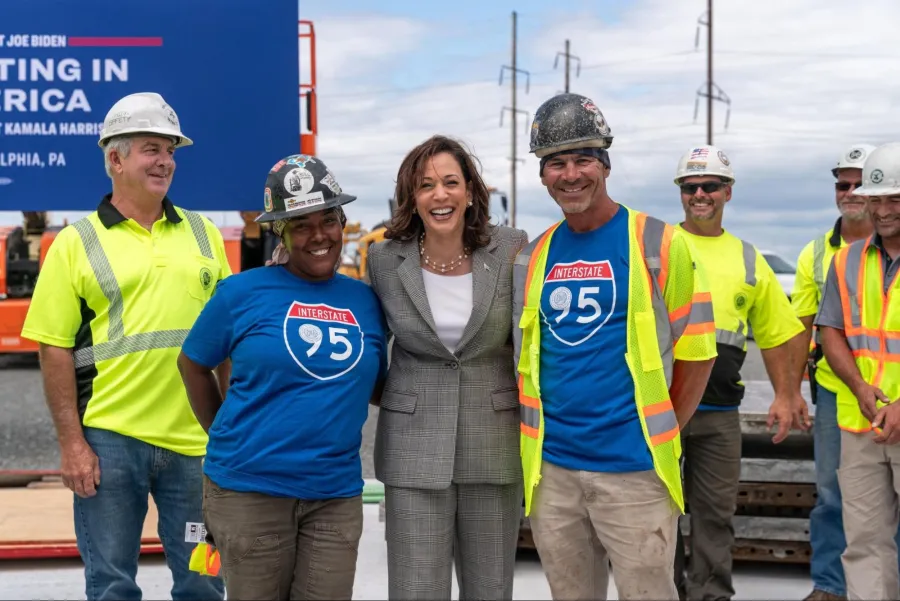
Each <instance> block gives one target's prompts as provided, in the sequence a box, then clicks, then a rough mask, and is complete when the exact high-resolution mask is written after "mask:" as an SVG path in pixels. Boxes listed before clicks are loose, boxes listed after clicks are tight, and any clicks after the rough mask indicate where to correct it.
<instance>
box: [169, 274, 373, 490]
mask: <svg viewBox="0 0 900 601" xmlns="http://www.w3.org/2000/svg"><path fill="white" fill-rule="evenodd" d="M182 350H183V352H184V354H185V355H187V356H188V357H189V358H190V359H191V360H192V361H194V362H195V363H199V364H201V365H205V366H207V367H214V366H216V365H219V364H220V363H222V362H223V361H224V360H225V359H227V358H230V359H231V361H232V367H231V384H230V387H229V389H228V394H227V396H226V398H225V402H224V403H223V405H222V407H221V409H219V412H218V414H217V415H216V419H215V421H214V422H213V424H212V427H211V428H210V431H209V444H208V445H207V455H206V461H205V467H204V473H205V474H206V475H207V476H209V478H210V479H212V480H213V481H214V482H215V483H216V484H217V485H219V486H221V487H223V488H226V489H231V490H236V491H241V492H257V493H262V494H267V495H273V496H282V497H293V498H299V499H311V500H316V499H330V498H346V497H352V496H356V495H358V494H361V493H362V487H363V480H362V466H361V460H360V455H359V449H360V445H361V443H362V427H363V424H364V423H365V421H366V417H367V416H368V406H369V400H370V397H371V394H372V391H373V389H374V387H375V384H376V382H377V380H378V379H379V378H381V377H383V376H384V374H385V371H386V355H387V353H386V346H385V326H384V318H383V316H382V313H381V307H380V304H379V302H378V298H377V297H376V296H375V293H374V292H372V290H371V288H369V287H368V286H367V285H366V284H364V283H362V282H360V281H358V280H354V279H351V278H348V277H346V276H344V275H340V274H338V275H335V276H334V278H332V279H331V280H330V281H328V282H322V283H318V282H309V281H306V280H303V279H301V278H299V277H297V276H295V275H293V274H291V273H290V272H289V271H288V270H287V269H286V268H284V267H259V268H256V269H251V270H249V271H245V272H241V273H238V274H236V275H233V276H231V277H229V278H227V279H225V280H223V281H222V282H220V283H219V285H218V288H217V289H216V293H215V294H214V295H213V297H212V299H211V300H210V301H209V303H208V304H207V305H206V307H205V308H204V310H203V312H202V313H201V315H200V317H199V318H198V319H197V322H196V323H195V325H194V327H193V328H192V329H191V333H190V334H189V335H188V337H187V339H186V340H185V342H184V346H183V349H182Z"/></svg>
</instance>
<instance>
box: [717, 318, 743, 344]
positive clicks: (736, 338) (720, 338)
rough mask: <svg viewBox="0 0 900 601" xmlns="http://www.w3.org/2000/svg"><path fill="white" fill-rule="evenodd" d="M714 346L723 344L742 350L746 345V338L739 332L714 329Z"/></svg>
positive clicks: (741, 325)
mask: <svg viewBox="0 0 900 601" xmlns="http://www.w3.org/2000/svg"><path fill="white" fill-rule="evenodd" d="M739 327H740V329H741V330H743V329H744V324H740V326H739ZM716 344H724V345H726V346H734V347H737V348H739V349H742V350H743V348H744V345H745V344H747V337H746V336H744V335H743V334H742V333H741V332H729V331H728V330H720V329H718V328H716Z"/></svg>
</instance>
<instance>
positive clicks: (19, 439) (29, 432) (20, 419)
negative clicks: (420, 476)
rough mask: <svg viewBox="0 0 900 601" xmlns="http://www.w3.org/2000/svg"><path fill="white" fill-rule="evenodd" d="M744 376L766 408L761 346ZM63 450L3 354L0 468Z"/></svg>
mask: <svg viewBox="0 0 900 601" xmlns="http://www.w3.org/2000/svg"><path fill="white" fill-rule="evenodd" d="M750 345H751V346H750V348H749V350H748V353H747V361H746V363H745V366H744V372H743V377H744V381H745V382H747V398H746V400H745V405H746V406H747V407H748V408H750V407H752V408H753V409H754V410H757V408H759V407H763V406H764V407H768V403H769V402H770V401H771V398H772V388H771V386H770V385H769V383H768V381H767V377H766V372H765V367H764V365H763V362H762V357H761V356H760V354H759V350H758V349H757V348H756V346H755V345H754V344H753V343H750ZM377 413H378V410H377V409H376V408H374V407H370V409H369V420H368V421H367V422H366V425H365V428H364V430H363V449H362V454H363V476H364V477H365V478H374V477H375V474H374V469H373V467H372V450H373V445H374V441H375V418H376V416H377ZM58 467H59V449H58V447H57V444H56V435H55V433H54V429H53V422H52V421H51V419H50V415H49V413H48V411H47V408H46V405H45V403H44V397H43V386H42V385H41V375H40V370H39V367H38V362H37V359H36V358H35V357H33V356H5V357H0V470H9V469H58Z"/></svg>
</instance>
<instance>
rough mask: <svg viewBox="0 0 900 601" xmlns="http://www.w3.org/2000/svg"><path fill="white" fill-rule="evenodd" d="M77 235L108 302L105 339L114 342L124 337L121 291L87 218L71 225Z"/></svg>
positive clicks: (95, 232) (92, 225) (92, 226)
mask: <svg viewBox="0 0 900 601" xmlns="http://www.w3.org/2000/svg"><path fill="white" fill-rule="evenodd" d="M72 226H73V227H74V228H75V231H77V232H78V235H79V236H81V242H82V244H84V251H85V253H86V254H87V258H88V262H89V263H90V264H91V269H92V270H93V271H94V277H95V278H97V283H98V284H99V285H100V290H102V291H103V296H105V297H106V300H107V301H108V302H109V333H108V334H107V338H109V340H115V339H117V338H121V337H123V336H124V335H125V323H124V322H123V321H122V313H123V311H124V306H123V304H122V291H121V290H120V289H119V282H117V281H116V276H115V274H114V273H113V270H112V267H111V266H110V264H109V259H107V258H106V253H105V252H103V247H102V246H101V245H100V239H99V238H98V237H97V230H95V229H94V224H92V223H91V222H90V221H89V220H88V219H87V218H84V219H79V220H78V221H76V222H75V223H73V224H72Z"/></svg>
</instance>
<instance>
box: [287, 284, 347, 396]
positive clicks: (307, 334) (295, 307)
mask: <svg viewBox="0 0 900 601" xmlns="http://www.w3.org/2000/svg"><path fill="white" fill-rule="evenodd" d="M284 343H285V346H286V347H287V351H288V353H290V355H291V357H293V359H294V361H295V362H296V363H297V365H298V366H299V367H300V369H302V370H303V371H305V372H306V373H307V374H309V375H310V376H312V377H314V378H316V379H317V380H333V379H335V378H339V377H341V376H343V375H344V374H346V373H348V372H349V371H351V370H352V369H353V368H354V367H356V364H357V363H359V360H360V358H361V357H362V353H363V347H364V344H365V340H364V335H363V332H362V329H361V328H360V327H359V322H358V321H357V320H356V316H355V315H354V314H353V312H352V311H350V310H349V309H342V308H339V307H332V306H330V305H325V304H316V305H312V304H307V303H301V302H299V301H294V302H293V303H292V304H291V306H290V308H289V309H288V312H287V314H286V315H285V318H284Z"/></svg>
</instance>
